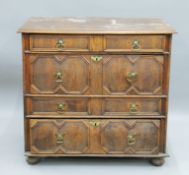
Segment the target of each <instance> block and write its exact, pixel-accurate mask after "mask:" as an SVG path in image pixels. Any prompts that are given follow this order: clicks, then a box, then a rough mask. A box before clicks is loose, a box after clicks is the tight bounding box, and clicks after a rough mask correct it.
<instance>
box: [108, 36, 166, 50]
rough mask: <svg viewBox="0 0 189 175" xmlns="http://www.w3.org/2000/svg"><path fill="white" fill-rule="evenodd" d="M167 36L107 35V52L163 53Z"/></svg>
mask: <svg viewBox="0 0 189 175" xmlns="http://www.w3.org/2000/svg"><path fill="white" fill-rule="evenodd" d="M166 41H167V36H166V35H107V36H105V51H131V52H163V51H167V48H166Z"/></svg>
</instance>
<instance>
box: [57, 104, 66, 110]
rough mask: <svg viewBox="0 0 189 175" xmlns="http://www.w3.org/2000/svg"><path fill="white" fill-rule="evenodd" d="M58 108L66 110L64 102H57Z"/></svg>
mask: <svg viewBox="0 0 189 175" xmlns="http://www.w3.org/2000/svg"><path fill="white" fill-rule="evenodd" d="M57 110H58V111H64V110H65V104H64V103H59V104H57Z"/></svg>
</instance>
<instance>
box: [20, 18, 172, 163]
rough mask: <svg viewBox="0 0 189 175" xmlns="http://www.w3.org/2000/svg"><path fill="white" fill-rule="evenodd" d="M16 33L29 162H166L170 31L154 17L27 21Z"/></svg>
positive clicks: (40, 19)
mask: <svg viewBox="0 0 189 175" xmlns="http://www.w3.org/2000/svg"><path fill="white" fill-rule="evenodd" d="M19 32H21V33H22V45H23V74H24V121H25V151H26V156H27V161H28V163H31V164H32V163H37V162H38V161H39V160H40V158H42V157H63V156H74V157H78V156H83V157H89V156H90V157H136V158H147V159H149V160H150V161H151V163H152V164H154V165H162V164H163V163H164V157H166V155H167V154H166V125H167V111H168V105H167V104H168V85H169V69H170V53H171V37H172V34H173V33H174V30H173V29H171V28H170V27H169V26H168V25H166V24H165V23H163V22H162V21H161V20H157V19H153V20H152V19H118V18H115V19H111V18H31V19H30V20H29V21H28V22H26V24H25V25H24V26H23V27H21V28H20V29H19Z"/></svg>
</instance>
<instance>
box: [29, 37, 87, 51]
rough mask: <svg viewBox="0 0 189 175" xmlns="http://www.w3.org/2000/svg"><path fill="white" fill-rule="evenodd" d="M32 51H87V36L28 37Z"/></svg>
mask: <svg viewBox="0 0 189 175" xmlns="http://www.w3.org/2000/svg"><path fill="white" fill-rule="evenodd" d="M30 50H33V51H88V50H89V36H87V35H48V34H46V35H35V34H33V35H30Z"/></svg>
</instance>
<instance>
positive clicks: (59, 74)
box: [55, 72, 63, 80]
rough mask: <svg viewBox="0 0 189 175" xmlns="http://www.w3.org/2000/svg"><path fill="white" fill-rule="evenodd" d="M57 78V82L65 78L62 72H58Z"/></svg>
mask: <svg viewBox="0 0 189 175" xmlns="http://www.w3.org/2000/svg"><path fill="white" fill-rule="evenodd" d="M55 77H56V79H57V80H61V79H62V77H63V74H62V72H57V73H56V74H55Z"/></svg>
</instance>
